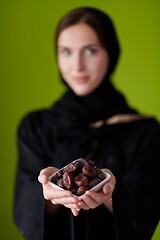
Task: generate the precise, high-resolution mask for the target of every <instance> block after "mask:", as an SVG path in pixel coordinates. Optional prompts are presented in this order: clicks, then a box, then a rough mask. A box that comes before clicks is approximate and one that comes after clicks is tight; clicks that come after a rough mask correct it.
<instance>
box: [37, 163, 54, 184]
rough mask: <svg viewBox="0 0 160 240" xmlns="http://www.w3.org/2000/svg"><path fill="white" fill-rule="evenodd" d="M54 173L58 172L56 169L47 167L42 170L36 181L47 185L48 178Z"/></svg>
mask: <svg viewBox="0 0 160 240" xmlns="http://www.w3.org/2000/svg"><path fill="white" fill-rule="evenodd" d="M56 171H58V168H55V167H47V168H44V169H42V170H41V171H40V174H39V176H38V181H39V182H40V183H42V184H47V182H48V177H49V176H51V175H52V174H53V173H55V172H56Z"/></svg>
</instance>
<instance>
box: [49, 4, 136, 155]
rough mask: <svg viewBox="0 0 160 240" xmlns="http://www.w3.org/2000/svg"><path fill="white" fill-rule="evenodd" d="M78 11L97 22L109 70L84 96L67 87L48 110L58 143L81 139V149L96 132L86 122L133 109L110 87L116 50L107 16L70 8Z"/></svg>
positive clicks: (89, 141) (98, 12)
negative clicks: (106, 54)
mask: <svg viewBox="0 0 160 240" xmlns="http://www.w3.org/2000/svg"><path fill="white" fill-rule="evenodd" d="M79 10H80V11H82V10H83V11H84V12H87V14H93V15H96V18H97V19H98V21H99V24H101V27H102V30H103V32H104V39H105V40H106V43H104V44H103V45H104V46H106V49H107V51H108V53H109V59H110V65H109V70H108V72H107V74H106V75H105V77H104V79H103V81H102V82H101V84H100V85H99V86H98V88H97V89H96V90H94V91H93V92H92V93H91V94H89V95H87V96H77V95H76V94H75V93H74V92H73V91H72V90H71V89H70V87H69V86H67V87H68V91H67V92H66V93H65V94H64V96H63V97H62V98H61V100H59V101H58V102H57V103H56V104H55V105H54V106H53V108H52V110H51V111H52V114H53V116H54V128H55V129H56V132H57V136H58V139H61V141H60V142H61V144H62V142H66V140H69V139H70V140H71V141H72V142H73V141H75V139H76V141H78V142H81V143H82V142H83V143H82V145H83V146H86V147H85V148H90V147H89V145H90V144H91V143H92V142H93V141H94V140H95V139H96V138H97V137H98V136H99V132H100V131H99V130H98V131H96V130H94V134H93V131H91V128H90V127H89V126H90V123H93V122H96V121H99V120H106V119H107V118H109V117H111V116H113V115H116V114H125V113H135V111H134V110H133V109H131V108H130V107H129V106H128V105H127V103H126V100H125V98H124V97H123V95H122V94H121V93H120V92H118V91H117V90H116V89H115V88H114V87H113V85H112V84H111V81H110V75H111V73H112V72H113V70H114V69H115V67H116V64H117V61H118V57H119V53H120V48H119V44H118V40H117V36H116V33H115V30H114V27H113V24H112V21H111V19H110V18H109V16H107V15H106V14H105V13H104V12H102V11H100V10H97V9H94V8H78V9H75V10H73V11H74V12H75V11H77V14H78V12H79ZM62 80H63V78H62ZM63 81H64V80H63ZM87 143H89V145H88V144H87ZM86 152H87V150H86ZM79 157H83V156H79Z"/></svg>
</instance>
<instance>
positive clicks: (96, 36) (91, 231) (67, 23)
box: [15, 8, 160, 240]
mask: <svg viewBox="0 0 160 240" xmlns="http://www.w3.org/2000/svg"><path fill="white" fill-rule="evenodd" d="M56 52H57V61H58V67H59V71H60V74H61V78H62V80H63V81H64V83H65V84H66V85H67V87H68V90H67V92H66V93H65V94H64V96H63V97H62V98H61V99H60V100H59V101H58V102H57V103H56V104H54V106H53V107H52V108H51V109H49V110H43V111H39V112H34V113H31V114H29V115H28V116H27V117H26V118H25V119H24V120H23V122H22V124H21V126H20V128H19V165H18V173H17V183H16V193H15V223H16V224H17V225H18V227H19V229H20V232H21V233H22V234H23V235H24V237H25V238H26V239H28V240H32V239H34V240H36V239H37V240H40V239H67V240H77V239H92V240H93V239H105V236H106V239H110V240H114V239H118V240H122V239H123V240H132V239H134V240H135V239H136V240H148V239H151V236H152V234H153V232H154V229H155V227H156V225H157V223H158V220H159V201H160V197H159V193H158V190H157V189H159V183H160V181H159V177H158V173H159V172H158V171H159V161H158V160H159V157H160V150H159V146H160V128H159V124H158V123H157V121H156V120H155V119H153V118H149V117H145V116H141V115H139V114H138V113H137V112H136V111H135V110H133V109H131V108H130V107H129V106H128V105H127V103H126V101H125V98H124V97H123V96H122V94H121V93H119V92H118V91H117V90H116V89H115V88H114V87H113V85H112V83H111V80H110V75H111V73H112V72H113V71H114V69H115V67H116V64H117V60H118V57H119V52H120V49H119V44H118V40H117V37H116V34H115V30H114V27H113V24H112V22H111V20H110V18H109V17H108V16H107V15H106V14H105V13H103V12H101V11H99V10H97V9H94V8H78V9H75V10H73V11H71V12H70V13H68V14H67V15H66V16H64V17H63V18H62V19H61V21H60V23H59V25H58V28H57V32H56ZM79 157H83V158H85V159H92V160H94V162H95V164H96V166H97V167H99V168H103V169H104V171H106V172H109V173H110V174H111V179H110V181H109V182H108V183H106V184H105V185H104V186H103V188H102V190H101V191H100V192H98V193H95V192H92V191H87V192H86V193H85V194H84V195H83V196H82V200H77V198H75V197H74V196H73V195H72V194H71V192H70V191H67V190H66V191H61V190H55V189H54V188H52V187H51V186H50V185H49V184H48V177H49V176H50V175H51V174H53V173H54V172H55V171H57V169H59V168H62V167H63V166H65V165H66V164H68V163H69V162H72V161H73V160H75V159H77V158H79ZM49 166H50V167H49ZM51 166H54V167H51ZM39 172H40V173H39ZM37 179H38V180H39V182H40V183H41V184H42V185H41V184H40V183H38V180H37Z"/></svg>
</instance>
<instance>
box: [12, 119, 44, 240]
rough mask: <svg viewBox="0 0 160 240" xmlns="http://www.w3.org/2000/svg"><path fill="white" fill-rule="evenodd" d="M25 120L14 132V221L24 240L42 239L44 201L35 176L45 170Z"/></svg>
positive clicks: (36, 140) (40, 152)
mask: <svg viewBox="0 0 160 240" xmlns="http://www.w3.org/2000/svg"><path fill="white" fill-rule="evenodd" d="M32 129H33V130H35V129H34V126H31V123H30V120H29V118H27V119H25V120H24V121H23V123H22V124H21V126H20V128H19V132H18V153H19V159H18V167H17V175H16V176H17V177H16V189H15V201H14V221H15V223H16V225H17V226H18V228H19V231H20V232H21V234H22V235H23V236H24V237H25V239H27V240H32V239H34V240H41V239H43V231H44V198H43V194H42V187H41V184H40V183H39V182H38V175H39V172H40V170H41V169H42V168H44V167H46V159H44V156H43V154H42V149H41V148H40V147H39V146H40V144H38V143H39V142H40V139H38V137H37V139H35V138H36V135H35V134H33V132H32Z"/></svg>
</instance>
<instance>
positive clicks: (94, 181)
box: [88, 178, 101, 188]
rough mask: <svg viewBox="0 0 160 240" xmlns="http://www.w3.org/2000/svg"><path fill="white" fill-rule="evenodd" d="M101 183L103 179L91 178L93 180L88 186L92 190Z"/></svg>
mask: <svg viewBox="0 0 160 240" xmlns="http://www.w3.org/2000/svg"><path fill="white" fill-rule="evenodd" d="M100 182H101V179H99V178H91V179H90V180H89V183H88V186H89V187H90V188H92V187H94V186H95V185H97V184H98V183H100Z"/></svg>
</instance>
